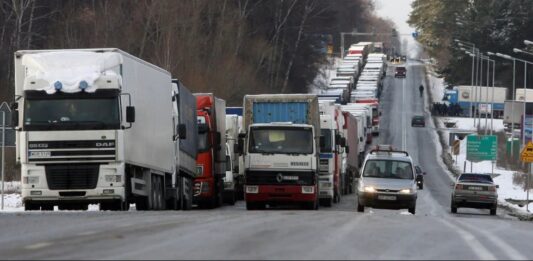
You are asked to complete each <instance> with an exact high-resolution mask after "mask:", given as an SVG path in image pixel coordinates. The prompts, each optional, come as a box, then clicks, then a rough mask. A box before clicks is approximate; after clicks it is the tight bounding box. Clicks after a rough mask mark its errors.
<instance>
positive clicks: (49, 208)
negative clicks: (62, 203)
mask: <svg viewBox="0 0 533 261" xmlns="http://www.w3.org/2000/svg"><path fill="white" fill-rule="evenodd" d="M38 207H39V206H37V208H38ZM40 207H41V210H42V211H54V205H52V204H44V205H41V206H40Z"/></svg>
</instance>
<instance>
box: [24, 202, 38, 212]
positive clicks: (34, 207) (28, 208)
mask: <svg viewBox="0 0 533 261" xmlns="http://www.w3.org/2000/svg"><path fill="white" fill-rule="evenodd" d="M39 208H40V206H39V205H36V204H34V203H32V202H25V203H24V210H25V211H31V210H39Z"/></svg>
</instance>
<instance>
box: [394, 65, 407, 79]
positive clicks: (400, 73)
mask: <svg viewBox="0 0 533 261" xmlns="http://www.w3.org/2000/svg"><path fill="white" fill-rule="evenodd" d="M406 76H407V69H406V68H405V67H402V66H398V67H396V69H395V70H394V77H396V78H405V77H406Z"/></svg>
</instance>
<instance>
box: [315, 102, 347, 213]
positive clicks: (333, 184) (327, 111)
mask: <svg viewBox="0 0 533 261" xmlns="http://www.w3.org/2000/svg"><path fill="white" fill-rule="evenodd" d="M319 107H320V133H321V135H322V136H323V137H324V143H323V144H321V146H320V161H319V170H320V172H319V199H320V205H324V206H327V207H330V206H331V205H332V204H333V203H337V202H339V201H340V196H341V187H340V172H341V170H340V168H341V156H342V155H341V154H340V153H341V151H342V149H343V148H344V146H345V144H346V140H345V138H344V137H342V136H341V131H342V126H343V125H344V117H343V116H342V112H341V111H340V105H338V104H335V103H334V102H333V101H320V104H319Z"/></svg>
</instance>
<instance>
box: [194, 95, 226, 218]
mask: <svg viewBox="0 0 533 261" xmlns="http://www.w3.org/2000/svg"><path fill="white" fill-rule="evenodd" d="M195 96H196V105H197V106H196V109H197V120H198V156H197V158H196V169H197V174H198V176H197V177H196V178H195V179H194V189H193V195H194V202H195V203H196V204H197V205H199V206H201V207H208V208H215V207H219V206H221V205H222V199H223V198H222V192H223V182H222V173H221V171H222V170H223V171H225V159H226V158H225V156H224V155H223V154H225V150H224V146H222V145H223V144H225V141H223V140H222V139H223V136H224V135H222V134H221V133H225V130H224V131H222V132H221V131H220V130H221V129H225V124H222V126H220V125H221V124H220V121H219V120H218V118H222V119H223V120H224V122H225V120H226V119H225V118H226V115H225V104H224V105H223V106H222V105H219V106H218V107H223V110H224V113H223V114H224V115H220V114H221V113H220V108H216V107H217V106H216V105H215V103H216V102H217V103H221V104H222V103H223V100H220V99H217V98H215V97H214V96H213V95H211V94H195ZM217 100H219V101H217ZM220 101H222V102H220ZM221 151H222V152H223V153H221ZM222 156H223V157H222ZM221 168H222V169H221ZM223 174H225V173H223Z"/></svg>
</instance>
